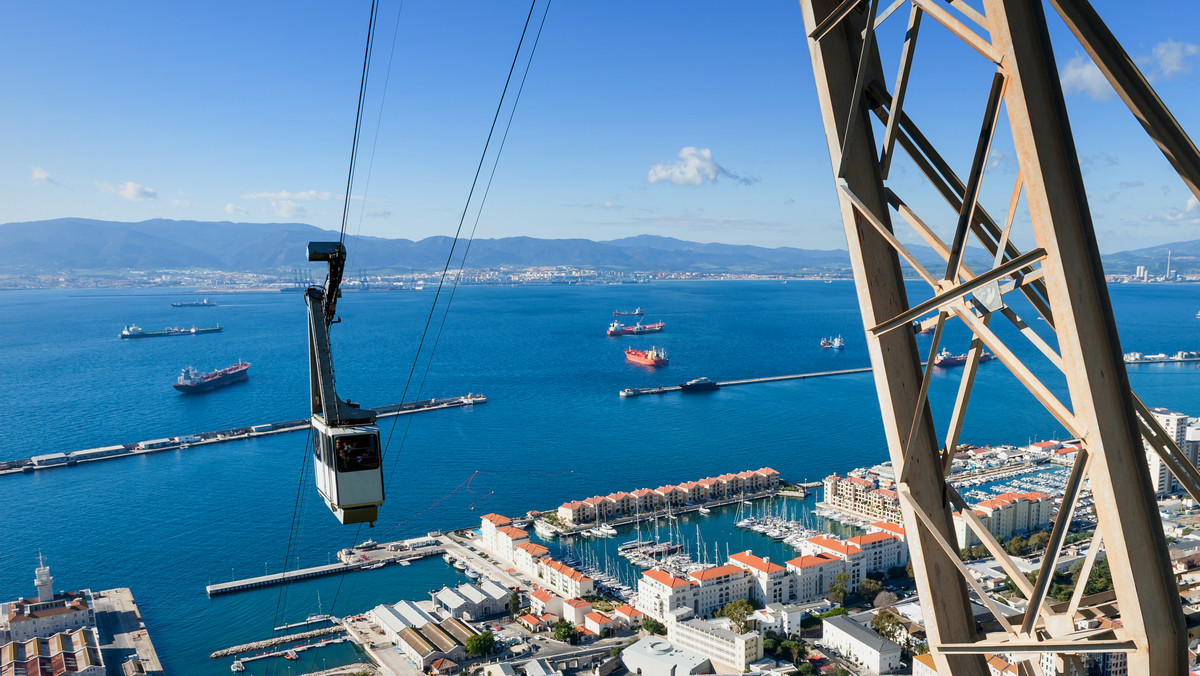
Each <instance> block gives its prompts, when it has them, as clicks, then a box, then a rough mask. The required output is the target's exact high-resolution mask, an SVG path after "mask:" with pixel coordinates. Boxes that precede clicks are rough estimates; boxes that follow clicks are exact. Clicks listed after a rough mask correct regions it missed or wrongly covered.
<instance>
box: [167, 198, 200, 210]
mask: <svg viewBox="0 0 1200 676" xmlns="http://www.w3.org/2000/svg"><path fill="white" fill-rule="evenodd" d="M171 206H172V207H175V208H176V209H187V208H189V207H194V206H196V203H195V202H192V201H191V200H171Z"/></svg>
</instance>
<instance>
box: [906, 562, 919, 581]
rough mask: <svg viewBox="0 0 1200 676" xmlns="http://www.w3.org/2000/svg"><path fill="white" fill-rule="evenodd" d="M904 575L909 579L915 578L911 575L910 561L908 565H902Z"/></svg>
mask: <svg viewBox="0 0 1200 676" xmlns="http://www.w3.org/2000/svg"><path fill="white" fill-rule="evenodd" d="M904 574H905V575H907V576H908V577H910V578H911V577H916V576H915V575H914V574H913V567H912V561H909V562H908V563H906V564H904Z"/></svg>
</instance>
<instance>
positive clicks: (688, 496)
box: [558, 467, 779, 525]
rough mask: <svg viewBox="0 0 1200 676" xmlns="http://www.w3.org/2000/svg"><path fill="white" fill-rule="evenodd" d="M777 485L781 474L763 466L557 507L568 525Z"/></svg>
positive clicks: (593, 498) (705, 500)
mask: <svg viewBox="0 0 1200 676" xmlns="http://www.w3.org/2000/svg"><path fill="white" fill-rule="evenodd" d="M777 486H779V472H777V471H775V470H773V469H771V468H770V467H763V468H762V469H756V470H746V471H744V472H739V473H737V474H722V475H720V476H716V477H706V478H704V479H700V480H699V481H685V482H684V483H681V484H678V485H674V484H671V485H666V486H659V487H658V488H639V489H637V490H636V491H633V492H632V493H628V492H625V491H618V492H616V493H609V494H608V495H595V496H592V497H590V498H587V499H584V500H573V501H571V502H564V503H563V504H562V505H560V506H559V508H558V520H559V521H560V522H562V523H564V524H568V525H575V524H581V523H590V522H594V521H605V520H607V519H613V518H617V517H621V516H629V515H632V514H637V513H638V512H651V511H654V510H658V509H667V508H673V507H682V506H684V505H687V504H695V503H701V502H707V501H710V500H720V499H724V498H729V497H733V496H737V495H743V494H746V493H761V492H763V491H767V490H771V489H773V488H776V487H777Z"/></svg>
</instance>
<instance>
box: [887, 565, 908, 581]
mask: <svg viewBox="0 0 1200 676" xmlns="http://www.w3.org/2000/svg"><path fill="white" fill-rule="evenodd" d="M888 577H895V578H901V577H912V575H911V574H910V573H909V571H908V567H906V566H892V567H891V568H888Z"/></svg>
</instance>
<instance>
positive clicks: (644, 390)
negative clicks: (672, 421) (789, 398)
mask: <svg viewBox="0 0 1200 676" xmlns="http://www.w3.org/2000/svg"><path fill="white" fill-rule="evenodd" d="M870 372H871V367H870V366H862V367H859V368H853V369H838V370H836V371H814V372H813V373H794V374H792V375H786V376H765V377H762V378H743V379H741V380H726V381H724V382H719V383H717V386H718V387H722V388H724V387H734V386H735V385H754V384H757V383H775V382H780V381H783V380H805V379H807V378H828V377H830V376H845V375H849V374H851V373H870ZM680 389H681V388H680V387H679V385H666V386H663V387H630V388H628V389H626V390H623V392H633V393H635V394H633V395H629V394H622V395H621V396H623V397H628V396H634V397H639V396H641V395H643V394H665V393H667V392H678V391H679V390H680Z"/></svg>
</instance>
